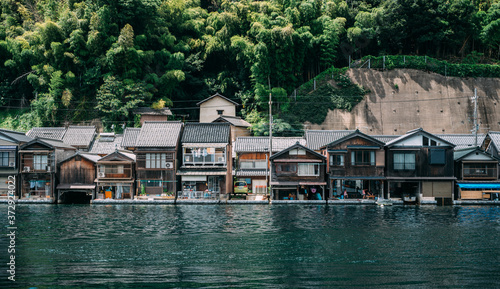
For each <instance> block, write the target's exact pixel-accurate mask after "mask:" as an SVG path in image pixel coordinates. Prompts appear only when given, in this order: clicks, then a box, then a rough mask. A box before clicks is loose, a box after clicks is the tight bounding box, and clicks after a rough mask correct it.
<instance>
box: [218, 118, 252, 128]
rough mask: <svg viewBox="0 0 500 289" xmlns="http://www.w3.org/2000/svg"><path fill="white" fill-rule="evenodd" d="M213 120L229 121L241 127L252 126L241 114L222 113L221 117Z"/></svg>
mask: <svg viewBox="0 0 500 289" xmlns="http://www.w3.org/2000/svg"><path fill="white" fill-rule="evenodd" d="M213 122H228V123H230V124H232V125H234V126H240V127H250V126H251V124H250V123H248V122H247V121H246V120H244V119H242V118H241V117H239V116H228V115H221V116H219V118H217V119H216V120H214V121H213Z"/></svg>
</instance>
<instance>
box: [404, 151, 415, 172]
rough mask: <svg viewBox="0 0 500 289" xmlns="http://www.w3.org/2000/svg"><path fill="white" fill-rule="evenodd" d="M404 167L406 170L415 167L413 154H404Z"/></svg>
mask: <svg viewBox="0 0 500 289" xmlns="http://www.w3.org/2000/svg"><path fill="white" fill-rule="evenodd" d="M405 168H406V169H407V170H414V169H415V154H405Z"/></svg>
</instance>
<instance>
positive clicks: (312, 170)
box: [298, 164, 319, 176]
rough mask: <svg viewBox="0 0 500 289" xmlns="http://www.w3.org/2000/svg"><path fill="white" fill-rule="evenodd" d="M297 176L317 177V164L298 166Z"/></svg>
mask: <svg viewBox="0 0 500 289" xmlns="http://www.w3.org/2000/svg"><path fill="white" fill-rule="evenodd" d="M298 175H299V176H319V164H299V173H298Z"/></svg>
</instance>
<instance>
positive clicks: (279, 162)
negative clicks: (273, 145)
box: [270, 143, 327, 200]
mask: <svg viewBox="0 0 500 289" xmlns="http://www.w3.org/2000/svg"><path fill="white" fill-rule="evenodd" d="M270 160H271V180H270V184H271V197H272V199H274V200H290V199H292V200H306V199H316V200H318V199H324V198H325V189H326V184H327V183H326V182H325V177H326V169H325V168H326V157H325V156H323V155H321V154H318V153H316V152H315V151H313V150H310V149H308V148H306V147H305V146H302V145H300V144H298V143H297V144H295V145H293V146H291V147H289V148H287V149H285V150H283V151H281V152H279V153H277V154H275V155H273V156H271V158H270Z"/></svg>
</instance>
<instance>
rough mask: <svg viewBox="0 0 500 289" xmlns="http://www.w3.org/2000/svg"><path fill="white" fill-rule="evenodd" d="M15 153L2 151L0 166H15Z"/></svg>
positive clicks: (0, 153)
mask: <svg viewBox="0 0 500 289" xmlns="http://www.w3.org/2000/svg"><path fill="white" fill-rule="evenodd" d="M13 156H14V153H10V152H0V167H13V164H14V157H13Z"/></svg>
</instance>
